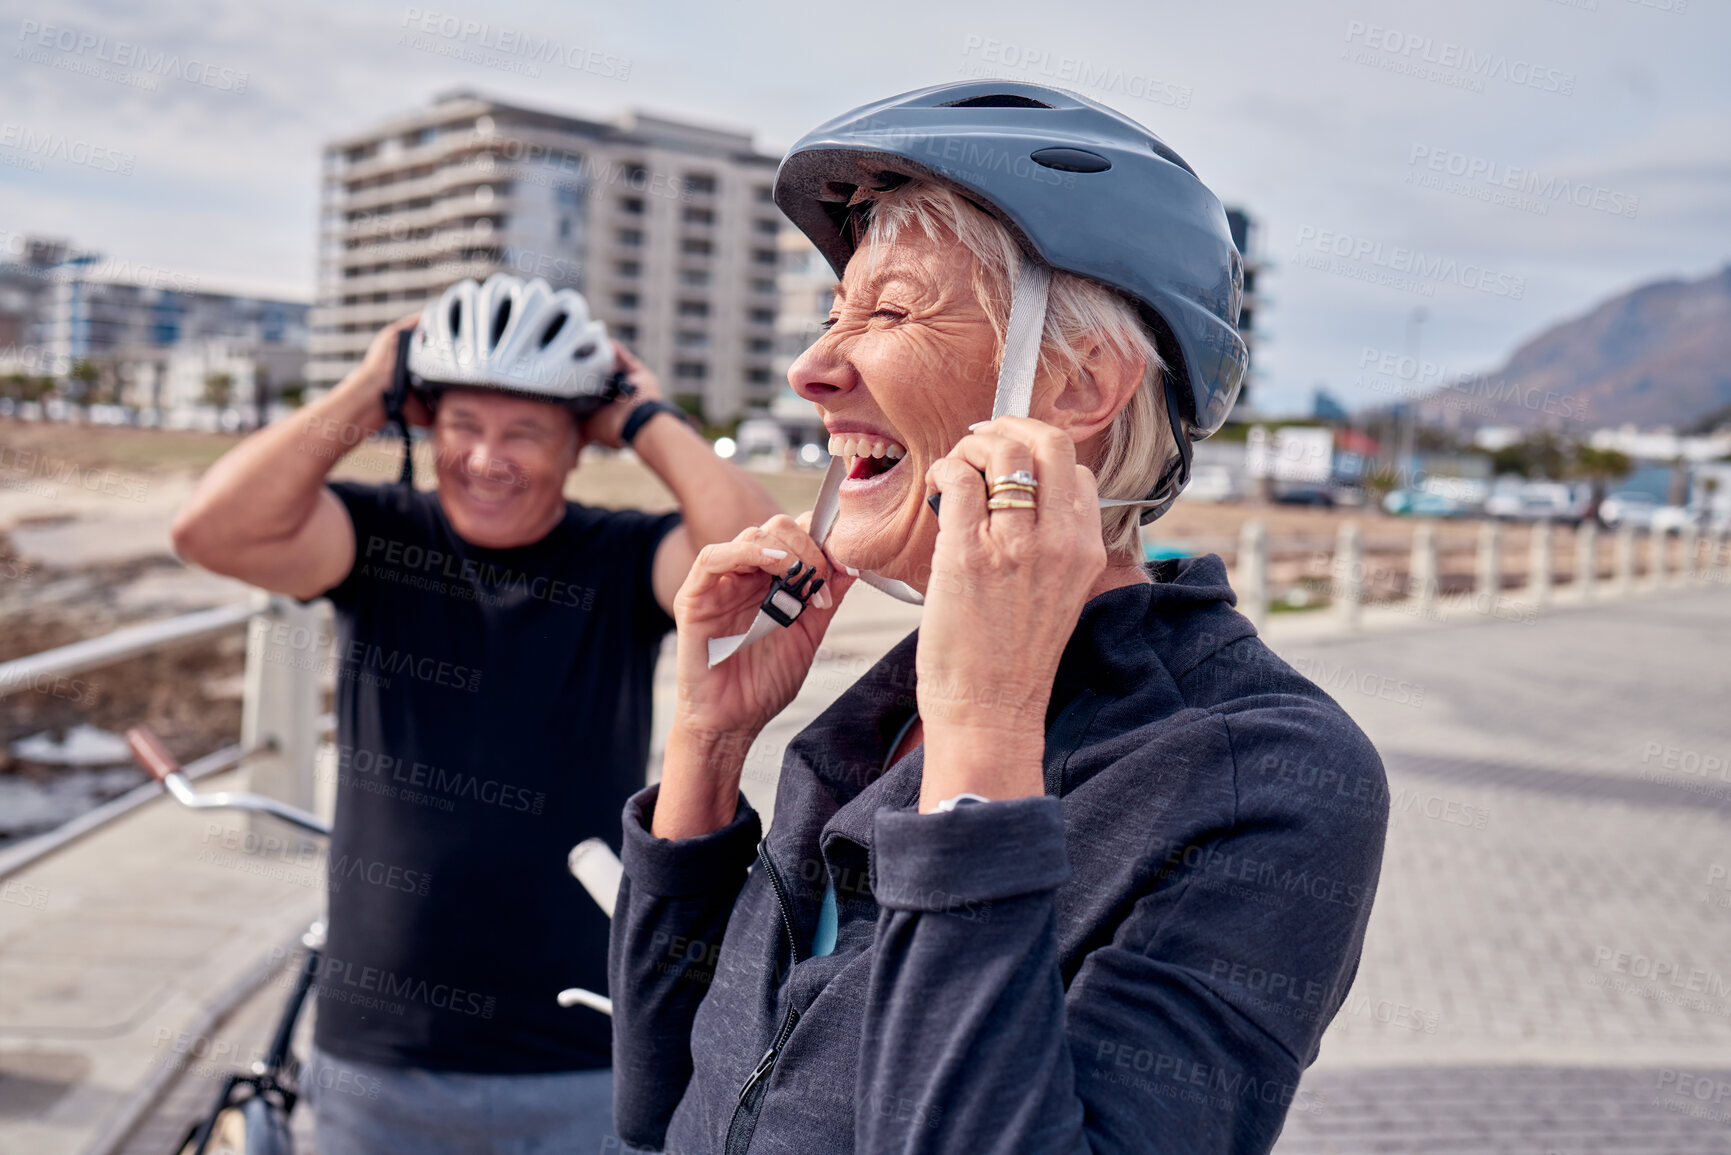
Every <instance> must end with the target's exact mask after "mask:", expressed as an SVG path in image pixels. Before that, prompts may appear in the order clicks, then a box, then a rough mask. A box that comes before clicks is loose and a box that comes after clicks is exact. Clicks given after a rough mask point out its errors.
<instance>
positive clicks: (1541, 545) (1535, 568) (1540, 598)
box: [1527, 521, 1551, 606]
mask: <svg viewBox="0 0 1731 1155" xmlns="http://www.w3.org/2000/svg"><path fill="white" fill-rule="evenodd" d="M1527 593H1528V594H1530V595H1531V596H1532V599H1533V602H1534V603H1535V604H1536V605H1541V606H1542V605H1547V604H1549V602H1550V600H1551V523H1550V522H1548V521H1541V522H1538V523H1536V524H1535V525H1534V526H1533V537H1532V540H1531V541H1530V542H1529V543H1528V548H1527Z"/></svg>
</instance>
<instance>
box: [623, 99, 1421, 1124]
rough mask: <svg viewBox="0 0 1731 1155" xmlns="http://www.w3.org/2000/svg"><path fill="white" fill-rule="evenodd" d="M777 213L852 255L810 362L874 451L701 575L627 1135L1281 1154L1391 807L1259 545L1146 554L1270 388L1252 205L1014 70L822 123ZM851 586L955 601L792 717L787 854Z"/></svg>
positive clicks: (840, 422)
mask: <svg viewBox="0 0 1731 1155" xmlns="http://www.w3.org/2000/svg"><path fill="white" fill-rule="evenodd" d="M776 201H777V203H778V204H779V205H781V207H782V208H783V209H784V210H785V211H786V212H787V213H788V215H789V216H790V217H791V218H792V219H793V220H794V221H795V223H797V224H798V225H799V226H800V227H801V228H802V229H804V230H805V231H806V233H807V235H809V236H810V237H811V238H812V240H813V242H814V243H816V244H817V246H818V248H819V249H820V250H822V251H823V253H824V255H825V256H826V257H827V258H828V259H829V260H830V262H831V264H832V265H834V266H835V267H836V269H837V270H838V272H840V273H841V275H842V282H841V284H840V285H839V286H837V289H836V297H835V306H834V310H833V311H832V313H831V316H830V321H829V325H828V332H827V333H825V334H824V335H823V336H822V338H821V339H819V340H818V341H817V342H816V343H815V344H814V345H813V346H812V347H811V348H810V349H808V350H807V351H806V352H805V354H804V355H803V356H801V357H800V359H799V360H798V362H797V363H796V364H795V365H794V366H793V368H792V369H791V371H790V373H789V377H790V380H791V381H792V383H793V385H794V388H795V389H797V390H798V391H799V392H800V394H801V395H802V396H804V397H806V398H807V399H809V400H810V401H812V402H814V403H815V404H816V406H817V408H818V412H819V414H820V415H821V416H822V418H823V420H824V423H825V424H826V426H827V427H828V428H829V430H830V434H831V441H830V448H831V452H832V453H833V454H835V455H836V457H837V460H838V463H837V464H834V465H832V474H831V477H830V479H829V480H828V481H827V482H826V489H825V493H824V494H823V495H821V496H820V498H819V500H818V503H817V507H816V510H815V511H814V513H813V515H811V517H810V518H808V519H803V520H802V521H800V522H795V521H793V520H791V519H788V518H785V517H782V518H776V519H774V520H772V521H770V522H768V523H766V524H765V525H763V526H761V527H759V528H757V529H754V530H748V531H746V532H745V533H742V534H741V535H740V536H739V537H738V538H737V539H735V540H734V541H733V542H730V543H726V544H722V545H715V546H711V547H709V548H707V549H705V550H704V551H703V553H702V555H701V556H700V557H699V559H698V561H697V564H696V566H695V567H694V568H693V570H692V572H691V576H690V578H689V579H688V580H687V582H686V583H685V587H684V589H683V590H682V591H681V592H680V595H679V598H678V603H677V614H676V617H677V621H678V628H679V635H678V698H677V707H676V712H675V720H674V725H673V730H672V733H671V735H670V737H669V740H668V745H667V754H666V760H665V763H664V767H663V771H662V778H661V780H660V782H659V783H658V784H657V785H655V786H651V787H650V788H648V789H647V790H645V791H643V792H642V793H640V794H638V795H637V796H636V797H635V798H633V799H632V801H631V803H630V804H629V805H628V806H627V808H626V812H625V835H624V863H625V880H624V882H623V884H622V886H621V889H620V892H619V898H618V905H617V908H616V915H615V922H614V932H613V946H612V956H611V963H610V979H611V987H612V994H613V999H614V1058H615V1065H616V1072H617V1075H616V1081H615V1087H616V1090H615V1121H616V1123H617V1126H618V1128H619V1133H620V1135H621V1137H622V1138H623V1139H624V1140H625V1141H626V1142H627V1143H630V1144H632V1145H634V1146H638V1147H643V1148H651V1149H666V1150H668V1151H674V1152H682V1153H686V1152H689V1153H722V1152H725V1153H727V1155H736V1153H741V1152H745V1151H753V1152H798V1153H800V1155H818V1153H828V1152H845V1151H862V1152H881V1151H897V1152H913V1151H932V1152H937V1151H944V1152H967V1153H975V1152H982V1151H993V1152H998V1151H1001V1152H1035V1153H1045V1152H1084V1151H1094V1152H1105V1151H1123V1152H1182V1153H1184V1155H1198V1153H1204V1152H1228V1151H1230V1152H1256V1151H1266V1150H1268V1149H1269V1147H1270V1146H1272V1144H1273V1142H1274V1139H1275V1137H1276V1136H1277V1135H1278V1134H1279V1132H1280V1128H1281V1124H1282V1121H1283V1120H1284V1118H1285V1116H1286V1113H1287V1111H1288V1110H1289V1109H1306V1108H1307V1107H1309V1106H1310V1105H1311V1104H1309V1103H1308V1102H1307V1099H1306V1096H1305V1094H1303V1093H1301V1092H1300V1091H1299V1090H1298V1081H1299V1077H1300V1075H1301V1073H1302V1072H1303V1070H1304V1068H1305V1067H1306V1066H1307V1065H1308V1064H1309V1063H1310V1062H1311V1061H1312V1060H1313V1059H1314V1058H1315V1057H1316V1054H1317V1048H1318V1042H1319V1039H1320V1037H1321V1035H1322V1032H1323V1029H1324V1028H1325V1027H1326V1026H1327V1025H1328V1023H1329V1021H1330V1020H1331V1019H1332V1018H1333V1016H1334V1014H1335V1012H1336V1011H1337V1010H1338V1009H1339V1007H1340V1005H1341V1002H1342V1000H1343V999H1344V997H1345V994H1346V990H1347V988H1348V986H1349V985H1350V983H1351V981H1352V978H1353V974H1354V972H1355V970H1356V968H1357V964H1358V958H1359V952H1360V948H1361V945H1362V943H1363V938H1364V930H1365V923H1366V919H1367V918H1368V916H1369V912H1370V902H1371V894H1372V891H1373V889H1374V886H1375V880H1376V877H1377V871H1378V868H1379V865H1380V862H1381V857H1382V845H1383V833H1384V827H1385V824H1386V819H1387V803H1386V785H1385V783H1384V779H1383V772H1382V766H1381V763H1380V761H1379V760H1378V758H1377V755H1376V752H1375V751H1374V750H1373V749H1372V748H1371V746H1370V744H1369V742H1368V741H1367V740H1366V739H1365V737H1364V735H1363V734H1362V733H1361V732H1360V731H1359V730H1358V729H1357V728H1356V727H1355V726H1354V725H1353V724H1352V723H1351V721H1349V720H1348V718H1347V717H1346V715H1345V713H1344V712H1343V711H1342V710H1341V709H1340V708H1339V707H1338V706H1337V705H1336V704H1335V703H1334V702H1333V701H1332V700H1331V699H1330V698H1329V697H1328V696H1327V695H1326V694H1324V693H1323V692H1322V691H1321V690H1319V689H1318V688H1317V687H1316V686H1314V685H1312V684H1311V683H1310V682H1308V681H1306V680H1305V679H1304V678H1302V677H1300V676H1299V675H1298V674H1297V673H1295V672H1294V671H1293V670H1292V669H1291V668H1290V667H1288V666H1287V665H1285V664H1284V663H1282V662H1281V661H1280V660H1279V659H1277V658H1275V657H1274V656H1273V655H1272V654H1271V653H1270V652H1269V651H1268V649H1267V648H1266V647H1265V646H1264V645H1263V644H1262V642H1261V641H1260V640H1259V639H1258V638H1257V637H1256V631H1255V629H1254V628H1253V627H1252V626H1251V624H1250V623H1249V622H1248V621H1247V620H1246V619H1245V618H1243V617H1242V616H1240V615H1239V614H1238V613H1237V612H1236V611H1234V610H1233V608H1232V604H1233V596H1232V591H1231V589H1230V587H1229V586H1228V584H1227V580H1226V573H1225V570H1224V567H1223V566H1222V564H1221V562H1220V559H1219V558H1217V557H1213V556H1208V557H1201V558H1192V559H1185V560H1182V561H1178V562H1163V563H1159V564H1157V565H1153V566H1145V565H1144V564H1143V562H1142V557H1141V552H1140V546H1139V541H1138V533H1137V521H1138V518H1139V517H1143V518H1146V517H1148V516H1150V515H1157V514H1158V513H1159V512H1161V511H1163V510H1164V509H1165V508H1166V507H1167V505H1169V504H1170V501H1171V499H1172V498H1173V496H1175V494H1176V493H1177V492H1178V490H1179V489H1180V488H1181V487H1182V485H1183V483H1184V480H1185V479H1186V477H1187V475H1188V466H1189V457H1190V454H1189V443H1190V441H1192V440H1199V439H1201V438H1203V437H1206V436H1207V435H1208V434H1210V433H1212V432H1213V431H1214V430H1215V429H1216V428H1218V427H1219V425H1220V423H1221V421H1222V420H1224V417H1225V414H1226V412H1227V411H1228V410H1229V409H1230V408H1231V404H1232V401H1233V399H1234V397H1235V396H1236V393H1237V389H1238V385H1239V379H1240V377H1241V375H1242V372H1243V366H1244V349H1243V344H1242V342H1241V341H1240V340H1239V338H1238V336H1237V333H1236V331H1235V326H1236V322H1237V316H1238V304H1239V282H1240V275H1241V274H1240V265H1239V257H1238V254H1237V253H1236V251H1235V250H1234V249H1233V248H1232V244H1231V241H1230V240H1229V238H1228V234H1227V230H1226V222H1225V219H1224V214H1223V213H1222V211H1221V208H1220V205H1219V203H1218V201H1217V200H1215V198H1214V196H1213V194H1212V193H1210V192H1209V191H1208V190H1207V189H1206V188H1205V187H1204V186H1203V185H1202V184H1201V182H1200V181H1199V180H1197V178H1196V176H1195V174H1194V173H1193V172H1192V171H1191V170H1190V168H1189V166H1188V165H1186V164H1185V163H1184V161H1183V160H1182V159H1181V158H1179V157H1178V156H1177V154H1176V153H1174V152H1173V151H1172V150H1171V149H1170V148H1168V147H1167V146H1166V145H1165V144H1163V143H1162V142H1161V141H1159V140H1158V139H1157V138H1156V137H1154V136H1153V135H1152V134H1150V133H1149V132H1148V131H1147V130H1146V129H1144V128H1142V127H1141V126H1139V125H1137V124H1135V123H1134V122H1133V121H1130V120H1128V119H1126V118H1124V117H1122V116H1120V115H1119V114H1117V113H1114V112H1112V111H1110V110H1108V109H1105V108H1103V107H1101V106H1099V105H1096V104H1093V103H1092V102H1089V101H1087V100H1084V99H1082V98H1080V97H1077V96H1075V95H1073V94H1070V93H1067V92H1061V91H1057V90H1053V89H1049V88H1044V87H1040V86H1035V85H1029V84H1016V83H1005V82H1000V81H988V82H974V83H968V84H960V85H947V86H940V87H937V88H931V89H925V90H922V91H919V92H913V93H909V94H906V95H903V96H900V97H896V98H893V99H891V100H888V101H884V102H882V103H879V104H875V105H870V106H867V107H865V108H862V109H858V110H855V111H854V112H852V113H849V114H847V115H846V116H843V117H841V118H839V119H837V120H835V121H832V122H830V123H829V124H826V125H824V126H822V127H821V128H819V129H817V130H815V131H814V132H813V133H811V134H810V135H808V136H807V137H806V138H805V139H804V140H802V141H801V142H800V143H799V144H798V145H796V146H795V147H794V149H793V150H792V151H791V152H790V153H789V154H788V156H787V158H786V159H785V160H784V161H783V163H782V168H781V171H780V173H779V174H778V177H777V185H776ZM994 377H996V385H995V386H994ZM994 410H995V411H996V412H997V413H998V414H999V415H998V416H996V417H992V414H993V413H994ZM844 470H845V479H843V471H844ZM838 482H839V485H838V484H837V483H838ZM1102 494H1104V495H1106V496H1105V497H1104V498H1102V496H1101V495H1102ZM933 495H939V496H941V502H940V503H935V504H936V508H935V509H934V503H931V502H928V498H929V497H932V496H933ZM794 566H797V567H798V569H797V571H795V572H794V573H793V574H792V576H791V577H790V576H789V574H788V571H789V570H790V568H792V567H794ZM812 574H815V575H816V578H815V579H813V578H812V577H811V575H812ZM777 579H779V580H777ZM856 580H869V581H872V582H873V583H874V584H877V585H879V586H880V587H881V588H884V589H886V590H889V591H891V592H894V593H896V594H897V595H898V596H902V597H906V598H908V599H909V600H916V599H918V598H920V597H922V596H923V599H924V604H925V609H924V614H923V620H922V623H921V626H920V629H919V630H918V631H917V632H916V633H915V634H913V635H910V636H909V637H908V638H906V639H904V640H903V641H902V642H901V643H900V644H898V645H897V646H896V647H895V648H894V649H892V650H891V651H890V653H889V654H888V655H887V656H886V657H885V658H884V659H883V660H882V661H880V662H879V663H878V664H877V665H876V666H875V667H873V668H872V669H871V670H870V671H869V672H867V673H866V674H865V675H864V676H863V677H861V678H860V679H859V681H858V682H857V683H855V684H854V685H853V686H852V687H850V688H849V689H848V690H847V691H846V692H845V693H843V694H842V695H841V697H840V698H839V699H838V700H837V701H836V702H835V703H834V705H833V706H831V707H830V709H829V710H827V711H826V712H825V713H824V714H823V715H822V716H821V717H819V718H818V719H817V721H815V722H814V723H813V724H812V725H810V726H809V727H807V728H806V729H805V730H804V731H803V732H802V733H800V734H799V735H798V736H797V737H796V738H795V739H794V740H793V741H792V742H791V743H790V744H789V745H788V748H787V752H786V755H785V760H784V762H783V765H782V771H781V778H780V782H779V787H778V790H777V794H776V805H775V816H774V823H773V825H772V826H771V827H770V830H769V833H768V835H767V837H763V836H762V823H761V819H760V818H759V816H758V815H757V814H756V813H755V812H754V811H753V809H752V808H751V806H750V805H749V804H748V803H747V801H746V800H745V798H744V796H743V795H742V794H741V793H740V791H739V780H740V774H741V768H742V765H743V763H744V760H745V757H746V755H747V753H748V751H749V748H750V745H751V743H752V741H753V740H754V739H755V738H756V737H757V735H758V734H759V733H760V732H761V730H762V729H763V727H764V726H765V725H766V724H767V723H768V722H769V721H770V720H771V719H772V718H773V717H775V715H776V714H777V713H779V712H780V711H781V709H782V708H783V707H785V706H786V705H787V703H788V702H790V701H791V700H792V699H793V697H794V695H795V693H797V691H798V689H799V687H800V684H801V683H802V682H803V680H804V679H805V677H806V674H807V672H808V670H809V669H810V666H811V663H812V660H813V656H814V654H815V652H816V650H817V647H818V644H819V643H820V641H821V640H822V638H823V634H824V630H825V628H826V627H827V626H828V624H829V621H830V619H831V618H832V617H833V615H834V613H835V608H836V606H837V605H838V604H839V603H840V601H841V599H842V597H843V596H845V595H846V593H847V591H848V589H849V587H850V586H851V585H852V584H853V583H854V582H855V581H856ZM819 581H821V582H822V583H823V584H822V585H821V586H819V585H818V582H819ZM772 583H773V584H772ZM814 589H815V592H814ZM766 595H768V596H767V597H766ZM801 601H803V602H804V603H805V605H804V608H803V610H802V608H801V605H800V604H799V603H800V602H801ZM760 603H763V604H764V605H765V609H764V610H762V611H760V610H759V605H760ZM762 615H767V617H765V616H762ZM789 619H791V624H786V623H788V620H789ZM754 621H756V622H758V627H757V628H753V629H751V630H749V631H746V627H747V626H750V625H752V624H753V622H754ZM765 622H768V623H769V624H767V625H765V624H764V623H765ZM742 631H745V632H744V634H743V638H742V637H741V633H742ZM742 641H743V642H744V643H745V644H743V645H741V642H742ZM735 651H737V652H735ZM1319 768H1320V769H1322V770H1326V771H1327V774H1326V775H1323V774H1319V773H1318V771H1319ZM1319 778H1321V779H1322V780H1325V781H1327V782H1330V783H1341V782H1345V783H1348V784H1350V786H1351V789H1350V791H1346V792H1341V791H1336V790H1334V789H1332V788H1330V789H1326V790H1318V789H1317V788H1316V787H1315V786H1314V785H1311V784H1314V783H1315V782H1317V781H1318V780H1319ZM1343 799H1344V800H1345V801H1344V802H1343Z"/></svg>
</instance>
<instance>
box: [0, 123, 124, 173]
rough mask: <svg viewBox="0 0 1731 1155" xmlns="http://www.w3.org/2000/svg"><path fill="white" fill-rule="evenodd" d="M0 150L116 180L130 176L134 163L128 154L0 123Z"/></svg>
mask: <svg viewBox="0 0 1731 1155" xmlns="http://www.w3.org/2000/svg"><path fill="white" fill-rule="evenodd" d="M0 148H11V149H16V150H18V151H19V152H21V153H24V154H26V155H29V156H33V157H37V158H41V159H47V160H59V161H65V162H66V163H67V164H77V165H83V166H84V167H85V168H93V169H95V170H96V171H98V172H112V173H117V174H119V175H120V176H131V175H132V166H133V164H134V163H135V162H136V161H137V160H138V157H137V156H135V155H134V154H132V153H130V152H119V151H117V150H115V149H111V148H104V147H103V146H102V145H99V144H91V143H90V142H89V141H87V140H78V139H76V138H74V137H69V136H67V135H66V134H65V133H61V132H37V131H36V130H35V129H33V128H30V127H29V126H28V125H22V124H14V123H13V122H12V121H10V120H8V121H5V122H3V123H0ZM38 171H40V170H38Z"/></svg>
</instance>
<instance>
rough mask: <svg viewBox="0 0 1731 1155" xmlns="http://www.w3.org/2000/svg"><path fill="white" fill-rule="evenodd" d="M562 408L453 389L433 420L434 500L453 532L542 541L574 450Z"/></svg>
mask: <svg viewBox="0 0 1731 1155" xmlns="http://www.w3.org/2000/svg"><path fill="white" fill-rule="evenodd" d="M581 447H582V446H581V439H580V437H579V436H578V431H577V424H576V422H575V421H574V420H573V419H572V416H571V414H570V412H569V411H567V410H566V409H565V408H564V407H563V406H561V405H556V404H553V403H552V402H548V401H528V400H524V399H523V398H520V397H507V396H504V395H503V394H499V393H492V392H486V391H481V390H467V389H452V390H449V391H447V392H446V393H445V395H444V397H443V398H442V399H441V400H440V402H439V406H438V412H437V414H436V415H435V417H434V419H433V448H434V452H435V455H436V469H437V473H438V477H439V501H440V503H441V504H443V506H444V507H445V515H446V516H447V517H449V518H450V519H451V526H452V528H453V529H455V530H456V531H457V534H458V536H459V537H461V538H462V539H463V540H464V541H467V542H470V543H471V544H473V545H479V546H485V547H488V548H492V549H509V548H511V547H513V546H520V545H529V544H531V543H533V542H537V541H539V540H541V538H543V537H545V536H546V535H547V533H548V532H549V531H550V530H551V529H552V528H553V526H555V525H556V524H558V521H559V519H560V518H561V517H563V516H564V513H565V497H564V490H565V477H566V475H567V474H569V473H570V472H571V470H572V469H573V468H575V467H576V465H577V453H578V450H579V449H580V448H581Z"/></svg>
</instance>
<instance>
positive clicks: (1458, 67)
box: [1342, 20, 1575, 96]
mask: <svg viewBox="0 0 1731 1155" xmlns="http://www.w3.org/2000/svg"><path fill="white" fill-rule="evenodd" d="M1346 41H1347V44H1348V45H1352V46H1356V47H1357V48H1358V51H1357V52H1355V51H1354V50H1353V48H1352V47H1349V48H1347V49H1346V50H1345V52H1344V53H1343V54H1342V55H1343V56H1344V57H1345V58H1347V59H1350V60H1352V61H1353V62H1354V63H1357V64H1368V65H1371V66H1372V67H1376V68H1382V69H1384V70H1385V71H1389V72H1401V73H1409V74H1411V75H1413V76H1417V77H1419V78H1420V79H1422V80H1435V81H1438V82H1440V83H1444V84H1449V85H1451V86H1453V87H1458V88H1468V89H1470V90H1472V91H1474V92H1483V91H1484V82H1485V81H1486V80H1502V81H1506V82H1507V83H1509V84H1514V85H1518V86H1520V87H1523V88H1536V89H1538V90H1539V91H1541V92H1554V93H1557V94H1558V95H1559V96H1573V95H1574V92H1575V74H1574V73H1573V72H1565V71H1564V70H1562V69H1560V68H1546V67H1542V66H1540V65H1537V64H1534V63H1533V62H1532V61H1530V60H1522V59H1520V58H1518V57H1517V58H1514V59H1510V58H1509V57H1508V56H1507V55H1505V54H1504V53H1501V52H1480V51H1478V50H1477V49H1473V48H1467V47H1464V46H1462V45H1459V44H1456V43H1454V42H1453V41H1452V40H1441V41H1438V40H1433V39H1432V38H1431V37H1429V36H1422V35H1419V34H1418V33H1415V32H1401V31H1399V30H1398V29H1394V28H1384V27H1383V26H1382V25H1380V24H1366V23H1365V22H1364V21H1362V20H1349V21H1347V24H1346Z"/></svg>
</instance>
